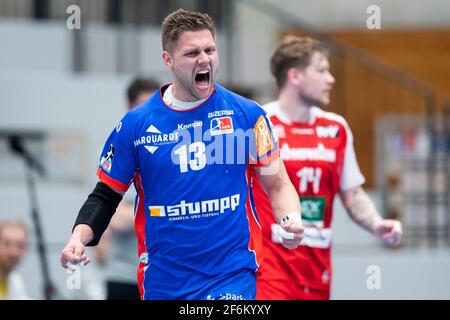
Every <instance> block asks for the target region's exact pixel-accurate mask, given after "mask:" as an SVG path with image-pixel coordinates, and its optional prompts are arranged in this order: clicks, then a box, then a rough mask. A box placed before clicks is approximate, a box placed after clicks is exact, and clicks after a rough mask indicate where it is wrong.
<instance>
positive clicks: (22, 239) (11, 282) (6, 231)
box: [0, 220, 29, 300]
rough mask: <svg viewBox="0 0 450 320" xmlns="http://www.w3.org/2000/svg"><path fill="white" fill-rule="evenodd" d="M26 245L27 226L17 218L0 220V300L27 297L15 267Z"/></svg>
mask: <svg viewBox="0 0 450 320" xmlns="http://www.w3.org/2000/svg"><path fill="white" fill-rule="evenodd" d="M27 247H28V228H27V227H26V225H25V224H24V223H22V222H20V221H17V220H7V221H3V222H0V300H3V299H6V300H24V299H29V297H28V295H27V292H26V290H25V284H24V281H23V279H22V277H21V276H20V275H19V273H18V272H17V271H15V268H16V267H17V265H18V264H19V263H20V261H21V260H22V258H23V256H24V254H25V253H26V251H27Z"/></svg>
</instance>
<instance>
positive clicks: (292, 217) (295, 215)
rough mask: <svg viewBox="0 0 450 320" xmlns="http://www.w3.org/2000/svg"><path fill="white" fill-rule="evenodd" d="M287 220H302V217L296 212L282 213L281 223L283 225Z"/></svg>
mask: <svg viewBox="0 0 450 320" xmlns="http://www.w3.org/2000/svg"><path fill="white" fill-rule="evenodd" d="M288 221H294V222H300V223H301V222H302V217H301V216H300V214H299V213H298V212H289V213H286V214H285V215H284V217H283V218H281V225H284V224H285V223H286V222H288Z"/></svg>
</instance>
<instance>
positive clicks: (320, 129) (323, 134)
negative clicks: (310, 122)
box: [316, 125, 339, 138]
mask: <svg viewBox="0 0 450 320" xmlns="http://www.w3.org/2000/svg"><path fill="white" fill-rule="evenodd" d="M316 134H317V136H318V137H319V138H336V137H337V136H339V126H337V125H333V126H317V127H316Z"/></svg>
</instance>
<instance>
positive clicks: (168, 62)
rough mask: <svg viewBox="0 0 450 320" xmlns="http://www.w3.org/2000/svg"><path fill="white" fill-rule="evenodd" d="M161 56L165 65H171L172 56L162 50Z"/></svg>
mask: <svg viewBox="0 0 450 320" xmlns="http://www.w3.org/2000/svg"><path fill="white" fill-rule="evenodd" d="M162 58H163V61H164V64H165V65H166V66H168V67H170V66H171V65H172V57H171V56H170V53H169V52H168V51H163V53H162Z"/></svg>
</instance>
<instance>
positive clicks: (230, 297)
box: [206, 293, 247, 300]
mask: <svg viewBox="0 0 450 320" xmlns="http://www.w3.org/2000/svg"><path fill="white" fill-rule="evenodd" d="M206 300H247V299H245V297H244V295H242V294H235V293H221V294H219V295H212V294H208V295H207V296H206Z"/></svg>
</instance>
